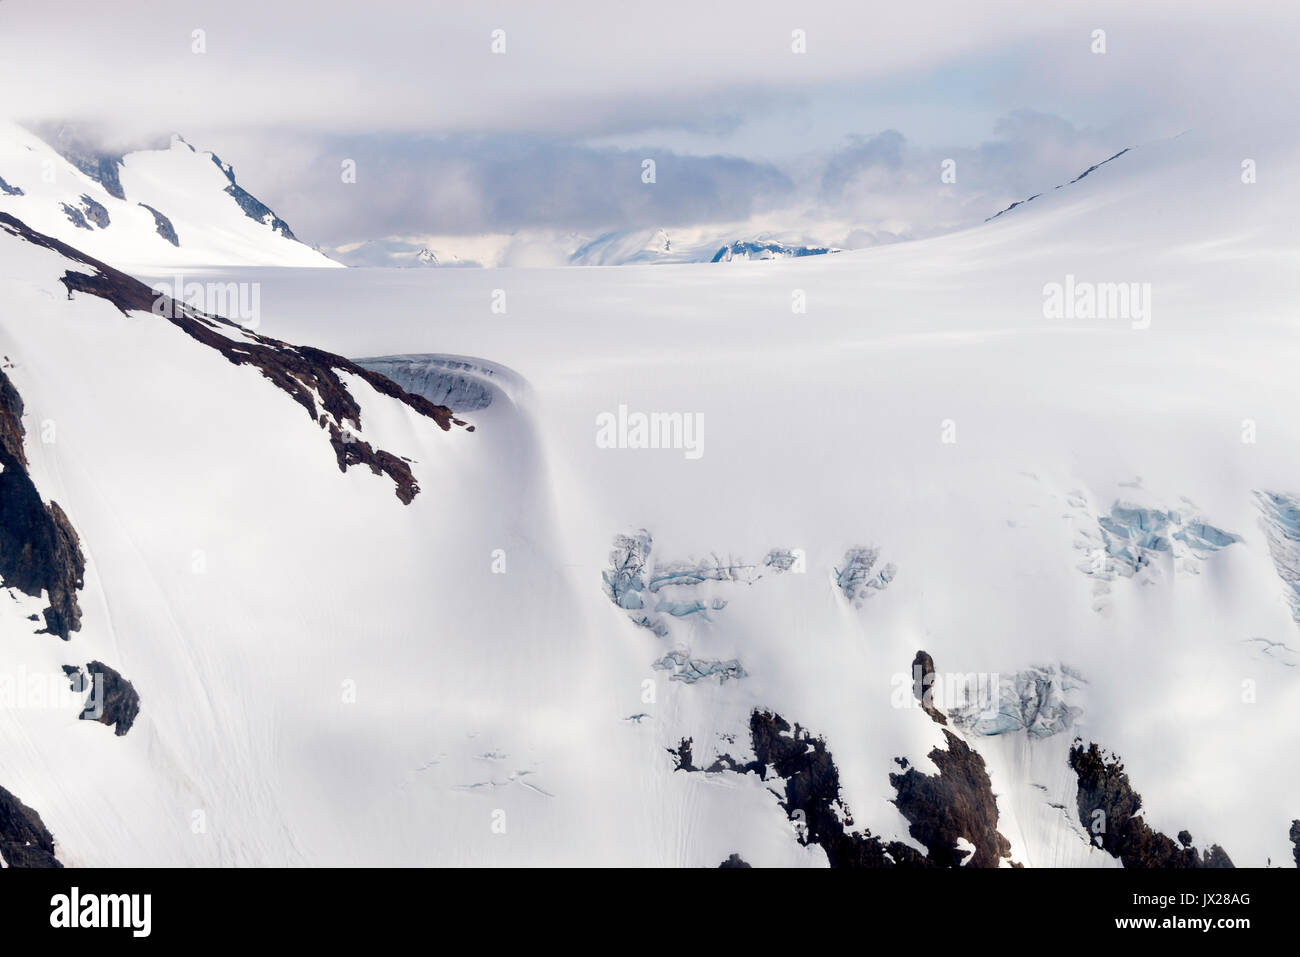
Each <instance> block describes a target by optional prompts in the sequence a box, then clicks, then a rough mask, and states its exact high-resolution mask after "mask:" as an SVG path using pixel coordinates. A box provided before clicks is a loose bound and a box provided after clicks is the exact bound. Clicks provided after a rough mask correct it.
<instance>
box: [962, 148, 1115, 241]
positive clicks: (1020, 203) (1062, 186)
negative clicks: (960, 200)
mask: <svg viewBox="0 0 1300 957" xmlns="http://www.w3.org/2000/svg"><path fill="white" fill-rule="evenodd" d="M1132 148H1133V147H1131V146H1126V147H1124V148H1123V149H1122V150H1120V151H1119V152H1118V153H1116V154H1115V155H1114V156H1108V157H1106V159H1104V160H1102V161H1101V162H1100V163H1094V164H1093V165H1092V166H1089V167H1088V168H1087V169H1086V170H1084V171H1083V172H1082V173H1080V174H1079V175H1078V176H1076V177H1075V178H1074V179H1072V180H1070V181H1069V182H1068V183H1060V184H1059V185H1057V186H1056V187H1055V188H1056V189H1065V187H1067V186H1073V185H1074V184H1075V183H1077V182H1079V180H1081V179H1083V178H1084V177H1085V176H1087V175H1088V174H1089V173H1094V172H1096V171H1097V170H1098V169H1100V168H1101V167H1103V166H1105V165H1106V164H1107V163H1109V162H1110V161H1111V160H1117V159H1119V158H1120V157H1121V156H1123V155H1124V154H1125V153H1127V152H1128V151H1129V150H1131V149H1132ZM1042 195H1043V194H1042V193H1035V194H1034V195H1033V196H1030V197H1029V198H1027V199H1019V200H1016V201H1015V202H1014V203H1012V204H1011V205H1010V206H1008V207H1007V208H1006V209H1000V210H998V211H997V212H996V213H994V214H993V215H992V216H990V217H989V218H988V219H986V220H984V222H986V223H991V222H993V220H995V219H997V218H998V217H999V216H1001V215H1002V214H1003V213H1009V212H1011V211H1012V210H1013V209H1016V208H1018V207H1020V206H1024V205H1025V204H1026V203H1032V202H1033V201H1034V200H1036V199H1038V197H1040V196H1042Z"/></svg>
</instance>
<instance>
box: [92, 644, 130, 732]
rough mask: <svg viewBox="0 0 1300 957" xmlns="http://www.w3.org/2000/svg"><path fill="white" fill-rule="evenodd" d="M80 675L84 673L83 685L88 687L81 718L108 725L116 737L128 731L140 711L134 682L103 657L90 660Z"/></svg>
mask: <svg viewBox="0 0 1300 957" xmlns="http://www.w3.org/2000/svg"><path fill="white" fill-rule="evenodd" d="M79 677H84V681H85V684H84V687H85V688H86V689H87V690H89V691H90V697H89V698H87V699H86V710H85V711H83V712H82V713H81V717H82V719H83V720H86V719H89V720H92V721H98V722H99V723H100V724H106V725H109V726H110V727H112V728H113V733H114V734H115V735H117V736H118V737H119V738H120V737H122V736H124V735H125V734H126V733H127V732H128V731H130V730H131V725H132V724H134V723H135V719H136V716H137V715H139V714H140V695H139V693H138V692H136V690H135V686H134V685H133V684H131V682H129V681H127V680H126V679H125V678H123V677H122V675H121V673H120V672H118V671H117V670H115V669H113V668H110V667H109V666H108V665H106V664H104V663H103V662H102V661H92V662H89V663H88V664H87V665H86V674H85V675H84V676H79Z"/></svg>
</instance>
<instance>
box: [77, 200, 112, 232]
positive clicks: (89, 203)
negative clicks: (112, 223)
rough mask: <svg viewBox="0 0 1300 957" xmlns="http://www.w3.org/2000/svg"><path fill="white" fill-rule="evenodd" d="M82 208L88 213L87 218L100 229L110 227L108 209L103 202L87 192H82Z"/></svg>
mask: <svg viewBox="0 0 1300 957" xmlns="http://www.w3.org/2000/svg"><path fill="white" fill-rule="evenodd" d="M81 209H82V212H84V213H85V214H86V218H87V219H88V220H90V221H91V222H92V223H94V224H95V225H96V226H98V227H99V228H100V229H107V228H108V223H109V220H108V210H107V209H105V208H104V204H103V203H98V202H96V201H95V200H93V199H91V198H90V197H89V196H87V195H86V194H85V193H82V194H81Z"/></svg>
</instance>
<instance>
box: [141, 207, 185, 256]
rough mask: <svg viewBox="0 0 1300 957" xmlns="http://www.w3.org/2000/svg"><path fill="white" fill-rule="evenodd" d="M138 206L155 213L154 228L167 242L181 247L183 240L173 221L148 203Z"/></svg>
mask: <svg viewBox="0 0 1300 957" xmlns="http://www.w3.org/2000/svg"><path fill="white" fill-rule="evenodd" d="M138 205H140V206H143V207H144V208H145V209H147V210H149V212H151V213H153V223H154V227H155V228H156V229H157V230H158V235H159V236H161V237H162V238H163V239H165V240H167V242H169V243H171V244H172V245H173V246H177V247H179V246H180V244H181V239H180V237H179V236H177V235H176V227H175V226H173V225H172V221H171V220H170V219H168V218H167V217H166V216H164V215H163V214H162V213H160V212H158V210H156V209H154V208H153V207H152V206H150V205H149V204H148V203H139V204H138Z"/></svg>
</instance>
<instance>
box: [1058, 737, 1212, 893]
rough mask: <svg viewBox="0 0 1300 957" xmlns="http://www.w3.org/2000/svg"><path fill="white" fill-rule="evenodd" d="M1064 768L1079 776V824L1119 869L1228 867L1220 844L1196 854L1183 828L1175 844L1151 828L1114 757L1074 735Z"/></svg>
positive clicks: (1125, 775)
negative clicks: (1180, 839)
mask: <svg viewBox="0 0 1300 957" xmlns="http://www.w3.org/2000/svg"><path fill="white" fill-rule="evenodd" d="M1070 767H1071V768H1073V769H1074V772H1075V774H1076V775H1078V778H1079V795H1078V807H1079V823H1080V824H1082V825H1083V827H1084V829H1085V830H1086V831H1087V832H1088V833H1089V834H1091V835H1092V838H1093V842H1094V843H1096V844H1097V845H1098V846H1099V847H1101V848H1102V849H1103V850H1105V851H1106V853H1108V854H1110V855H1111V856H1113V857H1117V858H1119V860H1120V861H1121V862H1122V863H1123V865H1124V866H1125V867H1128V868H1134V867H1148V868H1152V867H1158V868H1189V867H1232V866H1233V864H1232V861H1231V859H1229V857H1228V855H1227V853H1226V852H1225V851H1224V850H1223V848H1221V847H1219V846H1218V845H1217V844H1214V845H1211V846H1210V848H1209V849H1208V850H1206V851H1205V853H1204V854H1202V853H1201V852H1200V851H1198V850H1197V849H1196V848H1195V847H1192V846H1191V844H1192V835H1191V834H1189V833H1188V832H1186V831H1183V832H1181V833H1180V835H1179V837H1180V838H1182V837H1186V840H1183V841H1181V843H1180V842H1175V841H1174V840H1173V839H1172V838H1170V837H1169V836H1168V835H1165V834H1161V833H1160V832H1158V831H1153V830H1152V829H1151V828H1150V827H1149V826H1148V825H1147V823H1146V821H1144V820H1143V819H1142V817H1141V815H1140V814H1139V813H1138V812H1139V811H1140V810H1141V808H1142V795H1140V794H1138V793H1137V792H1136V791H1134V790H1133V787H1132V785H1131V784H1130V783H1129V779H1128V775H1127V774H1125V773H1124V765H1123V764H1122V763H1121V762H1120V761H1119V759H1118V758H1116V757H1115V756H1114V755H1106V754H1103V753H1102V751H1101V749H1100V748H1098V747H1097V745H1096V744H1089V745H1088V746H1087V748H1085V747H1084V746H1083V742H1082V740H1080V739H1077V738H1076V739H1075V745H1074V747H1073V748H1072V749H1071V750H1070Z"/></svg>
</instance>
